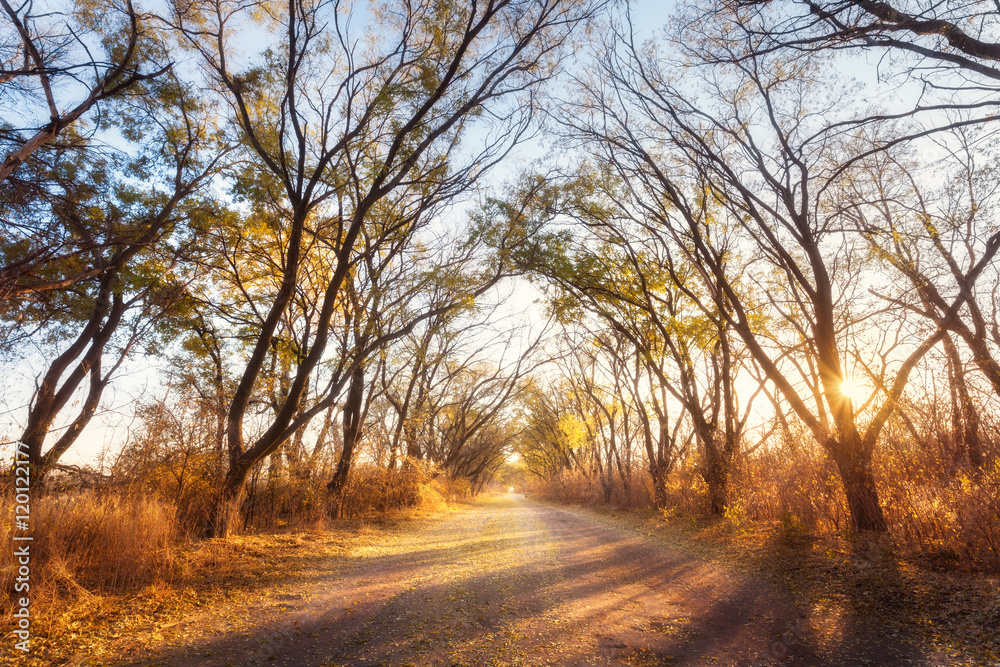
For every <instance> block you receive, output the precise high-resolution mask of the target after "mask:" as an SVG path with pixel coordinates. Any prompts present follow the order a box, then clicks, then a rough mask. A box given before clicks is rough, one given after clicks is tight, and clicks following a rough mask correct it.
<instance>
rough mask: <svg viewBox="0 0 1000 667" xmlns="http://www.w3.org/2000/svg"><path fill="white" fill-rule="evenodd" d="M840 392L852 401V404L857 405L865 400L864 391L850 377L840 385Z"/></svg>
mask: <svg viewBox="0 0 1000 667" xmlns="http://www.w3.org/2000/svg"><path fill="white" fill-rule="evenodd" d="M840 391H841V393H842V394H844V396H846V397H847V398H849V399H851V402H852V403H857V402H858V401H860V400H862V399H863V398H864V389H863V388H862V387H860V386H859V385H858V384H857V383H856V382H855V381H854V380H853V379H851V378H849V377H845V378H844V380H843V381H842V382H841V383H840Z"/></svg>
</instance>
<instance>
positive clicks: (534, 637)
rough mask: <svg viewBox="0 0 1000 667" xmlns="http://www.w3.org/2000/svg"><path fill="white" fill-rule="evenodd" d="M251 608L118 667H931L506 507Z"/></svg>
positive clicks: (480, 510) (618, 537)
mask: <svg viewBox="0 0 1000 667" xmlns="http://www.w3.org/2000/svg"><path fill="white" fill-rule="evenodd" d="M262 600H266V601H267V602H266V603H264V602H262V604H261V605H260V607H259V608H258V609H254V610H252V611H253V614H252V619H251V622H250V623H249V625H246V624H245V625H243V626H240V627H238V628H236V627H235V626H234V627H227V626H226V624H225V622H224V621H223V620H222V619H225V618H226V615H225V614H224V613H219V614H216V615H215V616H214V617H213V618H214V620H213V621H211V622H210V621H209V620H206V619H202V620H198V619H192V620H191V621H190V627H188V628H186V630H185V632H184V633H183V634H184V636H185V637H189V639H187V640H185V641H183V642H179V643H178V644H177V645H175V646H173V647H168V648H164V649H163V650H161V651H159V652H157V653H153V654H147V655H145V656H144V657H143V659H142V660H141V661H140V662H138V663H135V662H133V663H131V664H143V665H151V664H162V665H176V666H177V667H181V666H183V667H188V666H196V665H247V666H250V665H453V664H454V665H493V664H500V665H545V664H553V665H620V664H626V665H748V666H749V665H838V666H839V665H909V664H928V665H930V664H939V663H938V662H937V661H936V660H935V659H932V658H927V657H923V656H921V655H919V652H918V651H917V650H916V649H914V648H913V647H912V646H910V645H909V644H907V643H905V642H901V641H898V639H897V638H894V637H891V636H882V635H881V634H880V632H879V629H878V628H862V627H856V626H854V625H852V624H851V623H850V622H849V621H848V620H847V619H846V618H844V617H843V616H842V615H838V614H835V613H832V612H830V611H823V610H822V609H811V608H799V607H797V606H796V605H795V604H794V602H793V600H792V599H791V598H790V597H789V596H788V595H786V594H783V593H782V592H780V591H779V590H777V589H776V588H774V587H773V586H770V585H768V584H765V583H761V582H757V581H754V580H750V579H749V578H747V577H745V576H741V575H738V574H736V573H734V572H731V571H727V570H726V569H724V568H723V567H721V566H719V565H715V564H711V563H706V562H703V561H701V560H699V559H697V558H694V557H692V556H690V555H688V554H686V553H684V552H683V551H682V550H680V549H674V548H671V547H670V546H669V545H667V546H665V545H664V544H663V543H661V542H659V541H656V540H653V539H649V538H647V537H645V536H643V535H640V534H638V533H636V532H634V531H632V530H625V529H621V528H617V527H615V526H613V525H610V524H607V523H604V522H601V521H597V520H595V519H594V518H593V517H592V516H589V515H587V514H586V513H580V512H571V511H564V510H561V509H557V508H552V507H548V506H544V505H539V504H536V503H533V502H530V501H528V500H525V499H524V498H523V497H521V496H517V495H514V494H511V495H508V496H494V497H492V498H488V499H484V500H482V501H480V502H478V503H477V504H474V505H472V506H471V507H469V508H466V509H462V510H461V511H459V512H456V513H453V514H451V515H449V516H448V517H446V518H444V519H442V520H440V521H437V522H435V523H433V524H432V525H430V526H429V527H426V528H424V529H422V530H419V531H409V532H408V531H405V530H404V531H403V533H402V534H400V535H399V536H398V537H397V539H394V540H392V541H391V543H378V544H373V545H369V546H365V547H362V548H360V549H358V550H356V551H355V552H353V553H351V554H350V555H349V556H347V557H344V558H340V559H337V560H336V561H334V562H332V563H331V569H330V570H329V572H326V573H325V574H324V575H323V576H321V577H318V578H313V579H312V580H308V581H300V582H297V583H296V584H295V585H293V586H290V587H287V588H283V589H282V590H281V591H277V592H275V591H271V593H270V594H269V595H267V596H263V597H262ZM213 633H214V634H213Z"/></svg>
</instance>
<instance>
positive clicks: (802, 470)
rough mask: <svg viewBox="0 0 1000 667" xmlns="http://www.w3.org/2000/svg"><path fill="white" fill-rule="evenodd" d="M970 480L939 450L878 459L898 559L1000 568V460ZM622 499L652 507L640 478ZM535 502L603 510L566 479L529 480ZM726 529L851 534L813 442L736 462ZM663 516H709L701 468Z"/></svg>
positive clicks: (833, 476) (685, 473) (588, 483)
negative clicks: (905, 555) (904, 556)
mask: <svg viewBox="0 0 1000 667" xmlns="http://www.w3.org/2000/svg"><path fill="white" fill-rule="evenodd" d="M988 461H989V463H988V465H987V466H985V467H984V468H983V469H982V470H980V471H972V470H969V469H968V468H963V467H962V466H961V465H959V464H956V463H955V461H954V460H953V459H952V458H950V457H948V456H946V455H943V454H942V453H941V451H940V449H938V448H935V447H929V446H922V445H921V444H920V443H916V442H912V441H906V440H898V441H890V442H888V443H885V444H884V445H883V446H882V447H881V448H880V449H879V450H878V452H877V453H876V457H875V462H874V472H875V477H876V483H877V485H878V489H879V493H880V497H881V500H882V505H883V509H884V511H885V513H886V517H887V519H888V521H889V524H890V530H891V539H892V540H893V541H894V542H895V543H896V544H897V546H898V547H900V548H901V549H902V550H903V551H905V552H908V553H910V554H911V555H915V556H919V557H922V558H926V559H929V560H930V561H933V562H935V563H940V564H942V565H946V566H951V565H961V566H967V567H973V568H977V569H989V570H997V569H1000V456H997V453H996V452H991V453H990V456H989V457H988ZM632 480H633V483H632V484H631V486H630V489H629V490H628V491H626V490H625V489H623V488H622V487H621V485H620V481H618V480H616V485H615V488H614V490H613V492H612V494H611V499H610V504H612V505H614V506H618V507H652V506H653V494H652V489H651V488H650V481H649V480H650V478H649V475H648V474H646V473H645V472H644V471H642V470H641V469H637V470H635V471H634V472H633V474H632ZM525 486H526V488H527V489H528V490H529V491H530V492H531V493H534V494H536V495H538V496H539V497H544V498H548V499H551V500H556V501H561V502H570V503H577V504H601V503H604V502H605V494H604V489H603V487H602V486H601V484H600V482H599V479H598V478H597V476H596V475H591V474H584V473H581V472H564V473H563V474H561V475H559V476H557V477H554V478H552V479H549V480H540V479H538V478H536V479H534V480H531V481H528V482H527V483H526V485H525ZM730 489H731V493H730V502H729V506H728V507H727V509H726V512H725V515H724V517H722V521H723V522H724V523H725V524H726V525H728V527H729V528H730V529H732V530H737V531H743V530H747V531H749V530H756V529H760V528H766V527H774V528H776V529H778V530H783V531H789V530H791V531H795V532H796V533H813V534H824V533H827V534H831V533H839V532H844V531H846V530H847V529H848V527H849V525H850V519H849V513H848V508H847V503H846V499H845V497H844V492H843V487H842V486H841V482H840V478H839V475H838V474H837V469H836V466H835V465H834V464H833V463H832V462H831V461H830V459H829V457H828V456H827V455H826V454H825V452H823V451H822V449H821V448H820V447H819V446H818V445H817V444H816V443H815V442H813V441H812V440H808V439H803V440H799V441H795V442H789V443H784V444H783V445H781V446H775V447H773V448H770V449H768V448H760V449H758V450H757V451H755V452H754V453H753V454H752V455H749V456H744V457H742V458H740V459H739V460H738V461H737V462H736V465H735V467H734V470H733V474H732V478H731V486H730ZM665 492H666V498H667V507H666V509H665V514H666V515H668V516H685V517H692V516H693V517H699V516H700V517H707V515H708V503H707V488H706V485H705V483H704V481H703V480H702V478H701V475H700V474H699V467H698V460H697V459H696V458H694V457H692V458H690V459H687V460H685V461H682V462H681V463H680V464H679V465H678V467H677V468H676V469H675V470H674V471H673V472H671V474H670V475H669V477H668V479H667V483H666V488H665Z"/></svg>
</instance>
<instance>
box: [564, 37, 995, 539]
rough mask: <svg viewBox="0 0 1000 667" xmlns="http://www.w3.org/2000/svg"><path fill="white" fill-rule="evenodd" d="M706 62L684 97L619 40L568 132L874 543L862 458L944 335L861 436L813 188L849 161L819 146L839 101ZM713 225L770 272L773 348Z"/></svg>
mask: <svg viewBox="0 0 1000 667" xmlns="http://www.w3.org/2000/svg"><path fill="white" fill-rule="evenodd" d="M742 52H743V53H749V52H751V49H749V48H746V49H745V50H744V51H742ZM706 60H707V62H708V63H709V65H706V66H705V67H700V68H699V70H698V71H699V72H700V73H703V74H706V75H707V78H705V79H703V82H704V86H703V90H701V91H698V92H695V91H693V90H691V89H689V88H686V84H682V83H681V82H677V81H674V80H673V78H672V77H673V75H674V73H675V72H674V71H671V70H670V69H669V67H668V64H667V63H665V62H664V61H663V60H661V59H660V58H659V56H658V54H657V53H656V52H655V50H653V49H649V48H646V49H640V48H639V47H638V46H637V45H636V44H635V43H634V41H633V40H632V39H631V36H630V33H628V32H627V31H626V32H624V33H623V34H621V36H620V40H619V42H618V43H617V44H615V45H612V46H609V47H608V50H607V51H606V53H605V57H604V59H603V60H602V61H601V63H602V65H601V70H600V71H601V75H602V82H605V83H606V85H602V84H601V83H590V85H589V86H588V88H587V93H588V99H586V100H585V101H584V102H582V104H581V105H580V106H577V107H575V108H574V112H575V116H574V117H573V120H571V121H568V122H569V123H570V124H571V126H572V127H574V128H575V129H576V130H577V131H578V132H579V133H580V135H581V136H582V137H584V138H585V139H586V140H588V141H589V142H590V145H591V146H593V148H594V150H596V151H599V154H600V156H601V158H602V159H604V160H606V161H607V162H608V164H610V165H612V168H613V169H615V170H616V171H617V173H618V174H619V177H620V178H621V179H622V180H623V181H624V182H626V183H628V184H629V188H631V190H632V191H633V192H634V193H635V196H632V197H630V200H629V202H630V204H631V205H632V206H634V207H636V208H637V209H638V210H640V211H641V212H642V214H643V215H644V216H645V217H647V218H648V219H649V220H650V221H656V222H657V223H658V225H659V227H660V229H662V230H663V233H664V238H665V240H667V241H668V242H669V243H672V244H674V247H676V248H677V249H678V250H679V251H680V252H683V253H684V254H685V256H686V257H687V258H688V259H689V261H690V262H691V263H692V265H693V266H694V267H696V269H697V273H698V275H700V276H701V277H702V280H703V283H704V286H705V288H706V289H708V290H710V291H712V292H718V293H719V294H720V295H722V297H723V298H724V299H725V302H726V304H727V307H726V308H720V309H719V310H718V312H719V317H720V318H721V319H722V320H723V321H725V323H726V324H727V326H729V327H731V328H732V330H733V331H734V332H735V333H736V334H737V335H738V336H739V337H740V339H741V340H742V342H743V344H744V345H745V346H746V349H747V351H748V354H749V355H750V356H751V357H752V358H753V361H754V363H755V364H757V365H758V366H760V368H761V369H762V370H763V371H764V373H765V375H766V377H767V379H768V381H770V382H771V383H773V384H774V385H775V387H776V388H777V390H778V391H780V392H781V394H782V395H783V397H784V398H785V399H786V400H787V402H788V404H789V406H790V408H791V409H792V410H793V411H794V413H795V414H796V416H797V417H798V419H800V420H802V422H803V423H804V424H805V425H806V426H807V427H808V429H809V430H810V431H811V432H812V434H813V436H814V437H815V438H816V440H817V441H818V442H819V443H820V444H821V445H822V446H823V447H824V448H825V449H826V451H827V452H828V453H829V455H830V456H831V458H832V459H833V461H834V462H835V463H836V465H837V467H838V470H839V472H840V477H841V480H842V481H843V484H844V490H845V493H846V496H847V501H848V506H849V508H850V512H851V517H852V523H853V526H854V527H855V528H856V529H858V530H871V531H876V532H881V531H885V530H887V527H888V526H887V523H886V520H885V516H884V514H883V512H882V509H881V505H880V502H879V499H878V491H877V489H876V485H875V481H874V478H873V476H872V471H871V460H872V453H873V451H874V447H875V443H876V440H877V438H878V435H879V433H880V431H881V429H882V427H883V425H884V424H885V422H886V420H887V419H888V418H889V416H890V415H891V414H892V413H893V411H894V410H895V407H896V405H897V402H898V400H899V397H900V395H901V394H902V392H903V390H904V388H905V386H906V382H907V378H908V376H909V373H910V371H911V370H912V368H913V367H914V366H915V365H916V363H917V362H918V361H919V360H920V358H921V357H922V356H923V355H924V354H926V352H927V351H928V350H929V349H930V348H931V347H933V346H934V345H935V344H936V343H937V342H938V341H939V340H940V338H941V337H942V336H943V328H941V327H938V328H937V329H936V330H935V331H934V332H931V333H930V334H929V335H928V336H927V337H926V338H925V339H924V340H923V341H922V342H921V343H919V344H918V345H916V346H915V349H913V350H912V353H911V354H909V355H908V356H907V357H906V358H905V359H903V360H902V361H901V362H892V363H893V364H894V366H895V368H896V372H895V374H894V379H893V380H892V381H891V382H889V383H887V384H888V386H889V387H890V389H889V391H888V394H887V395H886V397H885V398H884V399H883V400H882V402H881V404H880V405H879V406H878V407H877V409H873V412H872V413H871V414H872V416H871V418H870V419H867V423H866V424H865V425H864V427H863V428H862V426H861V425H859V421H858V420H859V418H860V414H859V413H858V412H857V411H856V410H855V406H854V404H853V401H852V399H851V397H850V396H849V395H848V393H846V392H845V391H844V390H843V386H844V382H845V378H847V377H848V375H847V372H846V368H845V364H844V358H843V354H842V339H841V336H842V335H843V332H844V324H843V323H844V322H845V318H846V321H850V315H849V312H850V311H849V310H848V307H849V306H850V300H849V295H850V293H851V287H852V283H851V282H850V280H851V279H852V277H853V276H854V275H856V274H854V273H853V272H852V269H851V266H852V263H851V259H852V257H854V256H855V254H854V250H853V248H852V245H853V240H852V239H851V238H850V237H849V236H848V235H845V234H844V233H843V231H842V228H841V226H840V224H839V221H838V220H837V219H836V217H835V216H829V215H827V214H826V206H827V201H828V200H827V199H826V195H827V194H828V189H827V188H825V187H824V186H825V185H827V184H828V183H829V182H830V181H831V179H834V178H836V177H837V176H838V175H839V173H841V172H842V169H841V167H842V165H843V162H842V161H843V160H850V159H851V158H852V157H853V156H852V155H850V154H847V155H845V154H843V153H838V152H837V145H836V143H835V142H834V141H833V140H832V139H831V135H830V133H829V132H827V130H829V128H831V126H832V125H831V123H833V122H835V121H829V120H828V119H830V118H834V117H835V116H836V113H835V112H836V111H838V109H837V104H838V101H837V98H829V99H833V100H835V101H833V102H829V103H828V106H830V107H831V108H823V107H822V106H820V107H819V108H816V107H815V106H814V107H813V108H812V109H809V110H807V109H806V104H805V100H807V99H808V100H809V101H810V102H812V103H813V104H817V103H818V102H819V99H820V97H819V95H818V94H817V93H818V92H819V91H818V90H817V91H815V93H814V91H813V90H812V89H815V88H817V87H818V86H819V77H818V76H817V75H816V74H815V73H814V72H813V71H812V70H810V69H808V68H807V67H806V66H805V65H803V64H802V63H799V62H797V61H791V62H788V61H784V62H782V63H780V65H779V63H777V62H774V61H773V60H768V58H767V57H766V56H761V57H755V58H752V59H741V58H729V59H728V60H726V63H727V66H726V67H725V68H723V67H715V66H714V63H715V62H717V61H718V60H710V59H706ZM709 66H711V69H707V67H709ZM584 83H586V82H584ZM824 128H825V129H824ZM718 215H722V216H724V220H723V222H724V226H723V229H726V230H738V231H739V233H740V236H741V241H740V243H741V244H746V245H740V246H737V248H753V249H754V251H755V253H756V257H757V261H759V262H762V263H763V266H769V267H771V268H770V269H769V270H768V269H764V270H763V271H762V274H761V275H763V276H766V277H767V279H768V282H769V283H771V284H770V285H768V284H766V283H762V284H761V285H760V287H761V288H762V289H763V293H764V294H767V295H768V300H769V301H770V304H769V309H770V311H771V312H772V313H774V317H775V318H776V320H775V321H780V322H784V323H785V325H786V326H787V327H788V329H787V330H786V332H787V333H786V334H785V335H784V337H779V336H775V335H772V334H766V333H765V331H766V330H765V329H764V328H763V327H762V320H761V315H760V314H759V312H757V311H758V306H759V305H760V304H758V303H755V302H754V301H752V300H750V299H748V298H747V295H746V290H745V289H744V288H743V287H742V285H743V283H744V282H745V280H746V277H747V276H749V275H752V274H748V273H747V272H745V271H744V272H742V273H741V274H740V275H734V274H733V273H732V272H731V271H730V270H729V269H728V268H727V261H726V257H727V254H726V247H725V246H723V245H720V243H719V242H718V231H717V228H718V225H717V224H716V223H715V222H714V220H715V218H716V217H717V216H718ZM994 252H995V251H994ZM989 257H992V254H990V255H988V257H987V258H985V261H983V262H981V263H977V264H976V265H975V266H973V267H971V268H970V270H969V271H968V272H966V273H964V274H963V276H962V284H963V287H964V289H963V290H961V291H960V293H959V294H958V295H957V296H956V297H955V298H954V299H953V300H952V302H951V303H949V304H948V306H947V312H946V314H945V318H944V322H945V323H948V322H950V321H951V320H952V319H953V318H954V317H955V313H956V312H957V311H958V309H959V308H960V307H961V306H962V304H963V303H964V302H965V300H966V299H967V297H968V287H969V286H971V285H972V284H973V283H974V282H975V280H976V279H977V278H978V276H979V274H980V273H981V272H982V270H983V268H984V267H985V266H986V264H987V263H988V261H989ZM858 269H859V267H857V266H856V265H855V268H854V269H853V271H857V270H858ZM845 279H847V282H841V281H843V280H845ZM770 328H771V329H772V331H773V330H774V327H773V324H772V325H771V326H770ZM774 333H776V331H775V332H774ZM790 374H794V375H791V377H797V380H795V381H793V380H791V379H790Z"/></svg>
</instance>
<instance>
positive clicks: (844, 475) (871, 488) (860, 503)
mask: <svg viewBox="0 0 1000 667" xmlns="http://www.w3.org/2000/svg"><path fill="white" fill-rule="evenodd" d="M857 444H859V443H857ZM829 449H830V453H831V457H832V458H833V460H834V463H836V464H837V470H838V471H839V472H840V479H841V481H842V482H843V484H844V493H845V494H846V495H847V506H848V508H849V509H850V512H851V526H852V527H853V528H854V530H856V531H858V532H862V531H867V532H874V533H885V532H887V531H888V530H889V523H888V521H886V518H885V514H883V513H882V505H881V503H880V502H879V497H878V489H877V488H876V485H875V476H874V475H873V474H872V469H871V457H870V456H866V455H865V454H864V453H862V452H860V451H859V447H857V446H851V445H850V444H846V445H845V443H842V442H834V443H832V444H831V445H830V447H829Z"/></svg>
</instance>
